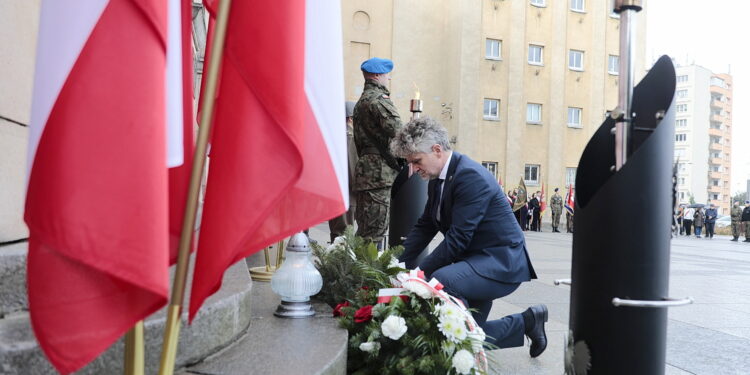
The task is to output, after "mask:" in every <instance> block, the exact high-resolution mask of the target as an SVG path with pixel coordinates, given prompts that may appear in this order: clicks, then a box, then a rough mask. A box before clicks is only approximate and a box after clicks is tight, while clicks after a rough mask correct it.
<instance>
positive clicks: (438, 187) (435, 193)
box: [432, 178, 444, 221]
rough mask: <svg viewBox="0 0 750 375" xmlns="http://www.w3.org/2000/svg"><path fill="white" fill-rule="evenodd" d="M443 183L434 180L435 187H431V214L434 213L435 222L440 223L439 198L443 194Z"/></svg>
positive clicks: (439, 180)
mask: <svg viewBox="0 0 750 375" xmlns="http://www.w3.org/2000/svg"><path fill="white" fill-rule="evenodd" d="M443 181H444V180H443V179H440V178H438V179H437V180H435V185H434V186H433V187H432V189H433V190H432V197H433V202H432V212H434V213H435V218H436V219H437V221H440V196H441V195H442V192H443V189H442V187H443Z"/></svg>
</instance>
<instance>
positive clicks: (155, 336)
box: [0, 251, 252, 375]
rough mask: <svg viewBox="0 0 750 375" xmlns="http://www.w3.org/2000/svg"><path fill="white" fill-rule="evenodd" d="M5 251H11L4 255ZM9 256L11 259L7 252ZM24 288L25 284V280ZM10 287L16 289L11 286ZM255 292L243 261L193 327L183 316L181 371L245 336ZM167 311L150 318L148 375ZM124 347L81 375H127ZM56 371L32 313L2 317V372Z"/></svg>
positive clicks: (154, 366) (155, 364)
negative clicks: (33, 326) (43, 348)
mask: <svg viewBox="0 0 750 375" xmlns="http://www.w3.org/2000/svg"><path fill="white" fill-rule="evenodd" d="M3 253H7V252H6V251H3ZM3 255H5V256H6V257H7V255H6V254H3ZM24 258H25V254H24ZM24 263H25V260H24ZM24 269H25V268H24ZM191 269H192V267H191ZM21 284H22V285H25V277H24V281H23V282H21ZM6 287H10V284H8V285H6ZM0 290H3V294H5V293H6V291H5V290H4V289H0ZM251 290H252V282H251V281H250V276H249V273H248V270H247V265H246V264H245V262H244V261H242V262H238V263H237V264H235V265H233V266H232V267H230V268H229V269H228V270H227V272H226V273H225V274H224V279H223V283H222V287H221V289H220V290H219V291H218V292H216V293H215V294H214V295H213V296H211V297H210V298H208V299H207V300H206V302H205V304H204V305H203V307H202V308H201V310H200V312H199V314H198V315H197V316H196V318H195V320H194V321H193V324H192V325H188V324H187V314H186V313H185V314H183V317H182V328H181V329H180V340H179V348H178V351H177V354H178V355H177V360H176V367H177V368H182V367H185V366H187V365H190V364H193V363H197V362H200V361H201V360H203V359H204V358H206V357H207V356H209V355H211V354H214V353H216V352H218V351H219V350H221V349H223V348H225V347H227V346H228V345H230V344H232V343H234V342H235V341H237V340H238V339H239V338H240V337H242V335H244V334H245V332H246V331H247V327H248V325H249V323H250V316H251V315H250V305H251V302H252V298H251ZM187 295H189V292H188V294H187ZM24 297H25V289H24ZM16 305H18V304H17V303H16ZM165 311H166V309H162V310H161V311H159V312H157V313H156V314H154V315H152V316H151V317H149V318H148V319H146V324H145V331H146V333H145V341H146V343H145V356H146V358H145V359H146V373H147V374H156V373H158V370H159V361H160V356H161V344H162V339H163V335H164V326H165V324H166V313H165ZM123 348H124V344H123V340H122V339H120V340H119V341H118V342H117V343H115V344H114V345H112V346H111V347H110V348H109V349H108V350H107V351H105V352H104V353H103V354H102V355H101V356H99V357H98V358H97V359H96V360H94V361H93V362H91V363H90V364H88V365H87V366H86V367H84V368H83V369H81V370H80V371H78V372H77V373H76V374H121V373H122V372H123V359H122V358H123ZM55 373H56V372H55V371H54V369H53V368H52V366H51V365H50V363H49V362H48V361H47V359H46V357H44V354H43V353H42V351H41V349H40V348H39V346H38V345H37V342H36V340H35V338H34V334H33V332H32V329H31V322H30V320H29V315H28V312H27V311H16V312H13V313H9V314H7V315H6V316H5V317H4V318H3V319H0V374H8V375H11V374H19V375H20V374H23V375H27V374H55Z"/></svg>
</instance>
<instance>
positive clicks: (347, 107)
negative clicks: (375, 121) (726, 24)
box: [344, 101, 357, 117]
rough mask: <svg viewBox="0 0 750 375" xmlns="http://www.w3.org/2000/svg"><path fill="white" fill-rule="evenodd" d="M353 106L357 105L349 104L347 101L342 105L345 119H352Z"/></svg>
mask: <svg viewBox="0 0 750 375" xmlns="http://www.w3.org/2000/svg"><path fill="white" fill-rule="evenodd" d="M355 104H357V103H354V102H349V101H347V102H346V103H345V104H344V108H345V110H346V117H352V116H354V105H355Z"/></svg>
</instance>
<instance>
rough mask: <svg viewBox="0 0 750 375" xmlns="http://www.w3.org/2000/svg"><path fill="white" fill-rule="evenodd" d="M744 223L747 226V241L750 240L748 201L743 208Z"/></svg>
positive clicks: (749, 207) (749, 208)
mask: <svg viewBox="0 0 750 375" xmlns="http://www.w3.org/2000/svg"><path fill="white" fill-rule="evenodd" d="M742 225H744V226H745V242H750V203H747V202H745V209H744V210H742Z"/></svg>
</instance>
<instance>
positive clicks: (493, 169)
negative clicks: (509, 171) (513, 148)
mask: <svg viewBox="0 0 750 375" xmlns="http://www.w3.org/2000/svg"><path fill="white" fill-rule="evenodd" d="M482 166H483V167H485V168H487V170H488V171H490V173H492V175H493V176H495V178H497V162H496V161H483V162H482Z"/></svg>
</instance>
